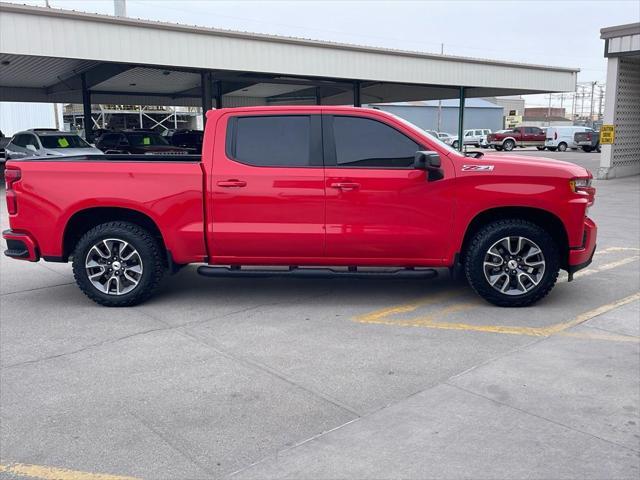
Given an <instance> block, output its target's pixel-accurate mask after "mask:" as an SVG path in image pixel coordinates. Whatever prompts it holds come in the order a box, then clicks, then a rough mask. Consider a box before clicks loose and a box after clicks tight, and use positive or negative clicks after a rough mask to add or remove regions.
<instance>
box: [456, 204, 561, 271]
mask: <svg viewBox="0 0 640 480" xmlns="http://www.w3.org/2000/svg"><path fill="white" fill-rule="evenodd" d="M506 219H517V220H526V221H529V222H531V223H534V224H536V225H538V226H540V227H541V228H543V229H544V230H546V231H547V232H548V233H549V234H550V235H551V237H552V238H553V240H554V242H555V243H556V245H557V246H558V250H559V252H560V268H563V269H566V268H567V259H568V256H569V236H568V234H567V230H566V228H565V226H564V223H562V220H561V219H560V218H559V217H558V216H556V215H555V214H553V213H551V212H549V211H548V210H543V209H540V208H534V207H498V208H492V209H489V210H485V211H483V212H480V213H478V214H477V215H476V216H475V217H474V218H473V220H471V222H470V223H469V225H468V226H467V229H466V231H465V234H464V238H463V240H462V245H461V247H460V252H459V255H458V258H460V259H461V260H462V259H463V258H464V257H465V253H466V251H467V249H468V248H469V245H470V243H471V241H472V240H473V238H474V236H475V234H476V233H477V232H479V231H480V230H481V229H482V228H483V227H485V226H486V225H489V224H490V223H494V222H497V221H500V220H506Z"/></svg>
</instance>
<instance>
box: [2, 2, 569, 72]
mask: <svg viewBox="0 0 640 480" xmlns="http://www.w3.org/2000/svg"><path fill="white" fill-rule="evenodd" d="M0 8H2V9H3V10H5V11H17V12H22V13H27V14H34V15H43V16H54V17H60V18H76V19H86V20H90V21H94V22H106V23H114V24H119V25H131V26H137V27H144V28H152V29H162V30H175V31H182V32H191V33H198V34H207V35H215V36H229V37H233V38H243V39H250V40H263V41H271V42H276V43H294V44H297V45H311V46H315V47H318V46H319V47H324V48H337V49H347V50H356V51H365V52H366V51H368V52H376V53H379V52H382V53H391V54H394V55H410V56H419V57H423V58H436V59H440V60H451V61H465V62H477V63H485V64H489V65H502V66H520V67H527V68H540V69H543V70H556V71H562V72H578V71H580V70H579V69H577V68H567V67H557V66H546V65H536V64H528V63H518V62H507V61H499V60H492V59H481V58H473V57H460V56H453V55H440V54H436V53H427V52H419V51H412V50H401V49H392V48H381V47H372V46H367V45H358V44H351V43H340V42H330V41H326V40H314V39H309V38H300V37H290V36H280V35H269V34H265V33H255V32H246V31H244V32H243V31H236V30H226V29H221V28H211V27H204V26H199V25H185V24H180V23H170V22H160V21H154V20H145V19H140V18H135V19H134V18H128V17H126V18H125V17H114V16H111V15H103V14H98V13H87V12H77V11H75V10H64V9H59V8H42V7H37V6H30V5H17V4H13V3H7V2H0Z"/></svg>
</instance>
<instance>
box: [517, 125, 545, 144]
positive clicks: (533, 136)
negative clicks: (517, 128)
mask: <svg viewBox="0 0 640 480" xmlns="http://www.w3.org/2000/svg"><path fill="white" fill-rule="evenodd" d="M543 143H544V132H543V131H542V129H540V128H538V127H522V145H523V146H525V147H526V146H532V145H542V144H543Z"/></svg>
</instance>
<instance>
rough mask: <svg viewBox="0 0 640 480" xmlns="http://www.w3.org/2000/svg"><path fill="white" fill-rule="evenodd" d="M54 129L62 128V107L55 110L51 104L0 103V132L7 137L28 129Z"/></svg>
mask: <svg viewBox="0 0 640 480" xmlns="http://www.w3.org/2000/svg"><path fill="white" fill-rule="evenodd" d="M56 116H57V117H58V118H57V122H58V124H57V125H56ZM56 127H57V128H62V105H58V108H57V109H56V108H55V107H54V104H52V103H18V102H0V130H2V133H4V135H5V136H7V137H9V136H12V135H13V134H14V133H16V132H19V131H21V130H28V129H29V128H56Z"/></svg>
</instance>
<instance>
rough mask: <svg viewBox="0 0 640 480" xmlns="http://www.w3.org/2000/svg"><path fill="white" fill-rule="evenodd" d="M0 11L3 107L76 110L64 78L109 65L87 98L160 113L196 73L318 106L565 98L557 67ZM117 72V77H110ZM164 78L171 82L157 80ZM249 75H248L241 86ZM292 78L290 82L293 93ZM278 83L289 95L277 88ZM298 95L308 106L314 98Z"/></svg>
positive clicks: (571, 72) (570, 80)
mask: <svg viewBox="0 0 640 480" xmlns="http://www.w3.org/2000/svg"><path fill="white" fill-rule="evenodd" d="M0 8H1V9H2V15H0V54H2V55H4V56H6V58H8V59H10V61H11V65H9V66H8V67H2V69H0V87H1V88H0V99H2V100H5V101H41V102H46V101H55V102H78V101H79V100H80V99H81V97H80V88H79V81H78V78H77V76H76V77H75V83H73V84H69V85H67V83H65V78H69V76H74V74H78V73H80V72H83V71H85V70H89V71H91V70H93V69H92V68H91V67H93V66H98V68H97V70H101V71H104V70H107V71H109V69H110V66H111V67H113V66H115V67H116V68H115V69H114V72H113V75H114V76H113V77H111V78H108V75H106V76H104V75H103V76H104V77H105V78H102V76H101V75H97V76H98V77H99V80H96V81H100V83H98V84H95V83H93V84H92V85H91V86H90V88H91V89H92V90H93V91H94V92H96V94H95V95H96V96H95V97H94V101H95V99H96V98H98V96H97V95H100V97H99V98H106V97H108V98H109V99H111V98H113V97H114V95H112V93H104V92H117V94H118V95H123V96H128V97H127V99H126V102H127V103H132V102H139V103H142V99H143V98H145V99H146V98H147V97H152V96H154V95H155V97H156V98H157V99H158V102H163V103H161V104H164V105H175V104H178V105H181V104H185V105H191V104H193V102H194V101H196V102H197V101H198V95H199V92H195V96H193V97H190V98H183V95H181V92H183V91H184V90H193V89H194V87H196V86H198V85H199V82H200V80H199V79H198V78H197V77H199V76H200V72H201V71H210V72H213V73H214V80H219V81H222V82H227V86H228V87H229V88H234V89H235V90H236V91H237V89H240V92H242V89H243V88H247V86H250V85H260V84H267V85H279V87H278V88H275V87H264V86H261V87H259V88H255V89H254V90H256V91H258V93H260V94H261V95H262V94H264V95H265V98H266V97H267V96H268V95H269V93H270V92H271V93H272V92H274V91H278V92H279V94H282V93H286V92H295V91H304V90H303V89H301V88H300V85H304V84H305V83H306V85H307V86H308V90H310V91H311V90H313V88H314V87H315V86H316V85H317V86H318V87H320V89H321V90H323V91H324V94H325V95H324V96H323V103H327V104H335V103H350V102H351V101H353V95H352V93H351V88H350V87H351V82H353V81H361V82H362V86H361V91H362V95H361V97H362V101H363V102H365V103H366V102H369V103H371V102H385V101H387V102H388V101H394V100H396V101H398V100H413V99H434V98H435V99H437V98H443V97H448V98H451V97H453V96H455V95H456V93H457V86H458V85H462V86H465V87H468V89H467V96H468V98H471V97H487V96H499V95H514V94H527V93H545V92H561V91H565V92H566V91H573V90H574V89H575V83H576V79H577V75H576V72H577V70H576V69H567V68H560V67H545V66H540V65H527V64H519V63H514V62H502V61H493V60H482V59H473V58H466V57H453V56H446V55H436V54H429V53H422V52H408V51H400V50H391V49H384V48H376V47H365V46H359V45H347V44H340V43H331V42H321V41H316V40H306V39H296V38H290V37H277V36H273V35H263V34H253V33H247V32H232V31H226V30H219V29H213V28H205V27H194V26H186V25H178V24H170V23H164V22H150V21H147V20H134V19H129V18H116V17H111V16H107V15H96V14H88V13H79V12H73V11H68V10H58V9H52V8H41V7H31V6H22V5H16V4H8V3H0ZM121 66H125V67H127V70H126V71H123V70H122V69H120V70H119V67H121ZM16 67H19V68H16ZM164 70H167V71H171V74H170V75H169V76H165V77H163V71H164ZM250 72H252V73H254V74H255V75H256V77H255V78H248V77H249V76H250ZM94 73H95V72H94ZM260 77H261V78H262V80H260ZM296 79H298V80H300V82H299V84H298V85H297V86H296V85H294V84H295V83H296ZM313 82H315V84H314V83H313ZM323 82H324V83H323ZM132 84H133V85H132ZM236 84H237V86H236ZM287 84H288V85H289V87H282V86H281V85H287ZM326 84H332V85H326ZM98 91H100V92H103V93H100V94H98V93H97V92H98ZM327 91H328V93H327ZM176 94H178V95H176ZM307 94H310V95H312V96H313V99H312V101H315V93H313V92H311V93H309V92H307ZM165 95H166V96H165ZM251 95H252V96H253V95H255V94H254V93H251ZM261 95H258V96H261ZM178 97H180V98H178ZM165 102H170V103H165ZM173 102H176V103H173ZM180 102H184V103H180ZM154 103H155V102H154Z"/></svg>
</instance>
